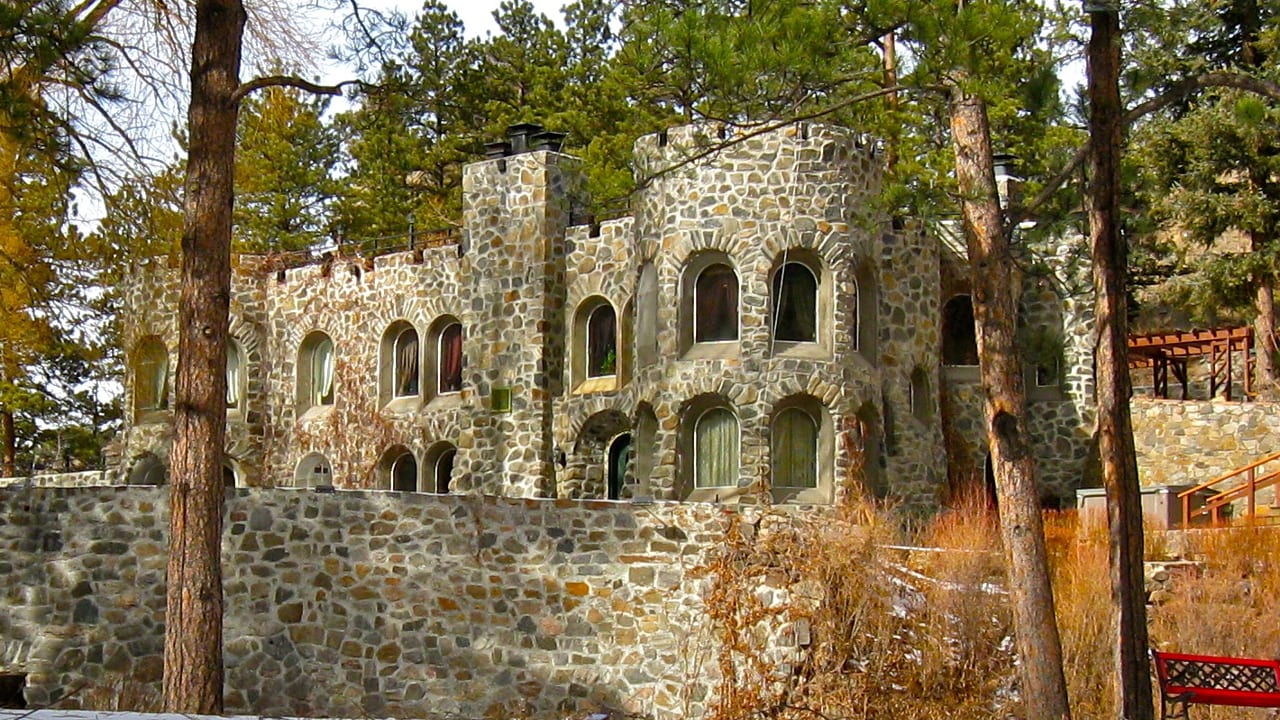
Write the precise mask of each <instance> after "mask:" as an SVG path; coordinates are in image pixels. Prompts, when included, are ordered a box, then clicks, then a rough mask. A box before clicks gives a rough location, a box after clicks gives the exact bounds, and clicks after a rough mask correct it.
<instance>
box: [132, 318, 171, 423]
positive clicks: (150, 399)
mask: <svg viewBox="0 0 1280 720" xmlns="http://www.w3.org/2000/svg"><path fill="white" fill-rule="evenodd" d="M133 368H134V370H133V398H134V410H135V411H136V412H135V414H140V413H145V412H149V411H153V410H163V409H164V408H167V407H169V351H168V350H167V349H166V348H165V346H164V342H163V341H162V340H160V338H158V337H155V336H154V335H153V336H150V337H147V338H143V339H142V341H141V342H139V343H138V349H137V350H136V351H135V359H134V366H133Z"/></svg>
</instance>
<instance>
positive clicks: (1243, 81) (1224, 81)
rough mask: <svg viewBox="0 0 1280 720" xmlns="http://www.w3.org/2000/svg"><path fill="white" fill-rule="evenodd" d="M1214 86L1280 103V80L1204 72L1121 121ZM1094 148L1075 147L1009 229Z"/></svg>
mask: <svg viewBox="0 0 1280 720" xmlns="http://www.w3.org/2000/svg"><path fill="white" fill-rule="evenodd" d="M1214 87H1228V88H1235V89H1237V90H1244V91H1245V92H1249V93H1253V94H1254V95H1260V96H1262V97H1265V98H1270V99H1271V100H1275V101H1278V102H1280V83H1275V82H1272V81H1270V80H1263V79H1262V78H1257V77H1254V76H1252V75H1246V74H1244V73H1231V72H1210V73H1202V74H1200V75H1194V76H1192V77H1189V78H1184V79H1182V80H1179V81H1178V82H1175V83H1174V84H1173V85H1172V86H1170V88H1169V89H1168V90H1166V91H1164V92H1162V93H1160V94H1159V95H1156V96H1155V97H1153V98H1151V99H1149V100H1146V101H1144V102H1141V103H1138V104H1137V105H1135V106H1133V107H1132V108H1130V109H1129V110H1128V111H1127V112H1125V114H1124V115H1123V116H1122V117H1121V123H1122V124H1123V125H1124V126H1125V127H1128V126H1130V125H1132V124H1133V123H1135V122H1137V121H1138V120H1141V119H1142V118H1144V117H1146V116H1147V115H1150V114H1151V113H1154V112H1159V111H1160V110H1163V109H1165V108H1167V107H1169V106H1170V105H1172V104H1174V103H1175V102H1178V101H1179V100H1183V99H1185V98H1187V97H1188V96H1190V95H1191V94H1192V93H1195V92H1196V91H1199V90H1206V89H1208V88H1214ZM1092 147H1093V145H1092V144H1091V143H1090V141H1088V140H1086V141H1085V143H1084V145H1081V146H1080V149H1078V150H1076V154H1075V155H1073V156H1072V157H1071V160H1070V161H1069V162H1068V163H1067V165H1066V167H1064V168H1063V169H1062V170H1060V171H1059V172H1058V173H1057V174H1056V175H1054V176H1053V177H1052V178H1050V179H1049V181H1048V182H1047V183H1045V186H1044V187H1043V188H1041V190H1040V192H1038V193H1036V196H1035V197H1034V198H1032V199H1031V201H1030V202H1027V203H1026V204H1024V205H1022V206H1021V207H1019V208H1017V209H1016V211H1011V212H1010V213H1009V216H1008V217H1009V219H1008V220H1007V221H1006V225H1005V227H1006V229H1008V228H1012V227H1016V226H1017V225H1018V224H1019V223H1021V222H1023V221H1025V220H1028V219H1030V218H1031V216H1032V215H1033V214H1034V213H1035V212H1036V210H1037V209H1039V208H1040V206H1042V205H1044V204H1045V203H1047V202H1048V201H1049V200H1050V199H1051V198H1052V197H1053V196H1054V194H1055V193H1057V192H1058V190H1060V189H1061V188H1062V186H1063V185H1065V184H1066V182H1067V180H1069V179H1070V178H1071V176H1072V175H1074V174H1075V173H1076V171H1077V170H1079V169H1080V165H1081V164H1083V163H1084V161H1085V159H1086V158H1088V157H1089V153H1090V151H1091V149H1092Z"/></svg>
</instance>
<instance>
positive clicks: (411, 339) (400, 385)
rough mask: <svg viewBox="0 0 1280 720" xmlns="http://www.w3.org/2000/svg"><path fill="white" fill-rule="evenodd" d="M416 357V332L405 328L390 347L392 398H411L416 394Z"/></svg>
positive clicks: (417, 373) (417, 351) (417, 375)
mask: <svg viewBox="0 0 1280 720" xmlns="http://www.w3.org/2000/svg"><path fill="white" fill-rule="evenodd" d="M418 357H419V350H418V331H417V330H414V329H413V328H412V327H406V328H404V329H403V330H401V331H400V332H399V334H397V335H396V339H395V343H393V346H392V355H391V359H392V363H391V395H392V397H398V398H401V397H413V396H415V395H417V394H418V377H419V372H418Z"/></svg>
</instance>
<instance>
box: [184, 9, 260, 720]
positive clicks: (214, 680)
mask: <svg viewBox="0 0 1280 720" xmlns="http://www.w3.org/2000/svg"><path fill="white" fill-rule="evenodd" d="M245 22H246V15H245V10H244V7H243V5H242V4H241V2H240V0H199V2H198V3H197V5H196V31H195V40H194V42H193V44H192V58H191V107H190V110H189V112H188V118H187V119H188V124H189V132H190V146H189V150H188V156H187V177H186V185H185V206H184V218H183V232H182V296H181V298H180V300H179V306H178V373H177V382H176V387H175V393H174V426H175V427H174V430H175V435H176V438H175V441H174V446H173V453H172V455H171V457H170V467H169V477H170V483H171V487H170V493H169V497H170V503H171V516H170V521H169V531H170V535H169V566H168V596H167V600H168V609H167V613H166V616H165V642H164V709H165V711H166V712H179V713H203V714H219V713H221V712H222V680H223V668H222V568H221V547H222V514H223V487H222V455H223V446H224V442H225V435H226V413H227V410H226V392H227V389H226V362H227V357H226V348H227V316H228V305H229V299H230V296H231V288H230V285H231V262H230V260H231V257H230V253H231V207H232V202H233V197H234V192H233V180H234V169H235V164H234V162H235V140H236V139H235V131H236V115H237V104H236V102H235V99H234V93H235V92H236V89H237V88H238V87H239V84H240V79H239V78H240V48H241V40H242V37H243V33H244V26H245Z"/></svg>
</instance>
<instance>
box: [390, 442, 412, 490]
mask: <svg viewBox="0 0 1280 720" xmlns="http://www.w3.org/2000/svg"><path fill="white" fill-rule="evenodd" d="M391 489H392V490H395V491H398V492H417V490H418V459H417V458H415V457H414V456H413V453H412V452H409V451H408V450H406V451H404V452H402V453H400V454H399V455H398V456H397V457H396V458H395V459H394V460H392V461H391Z"/></svg>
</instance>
